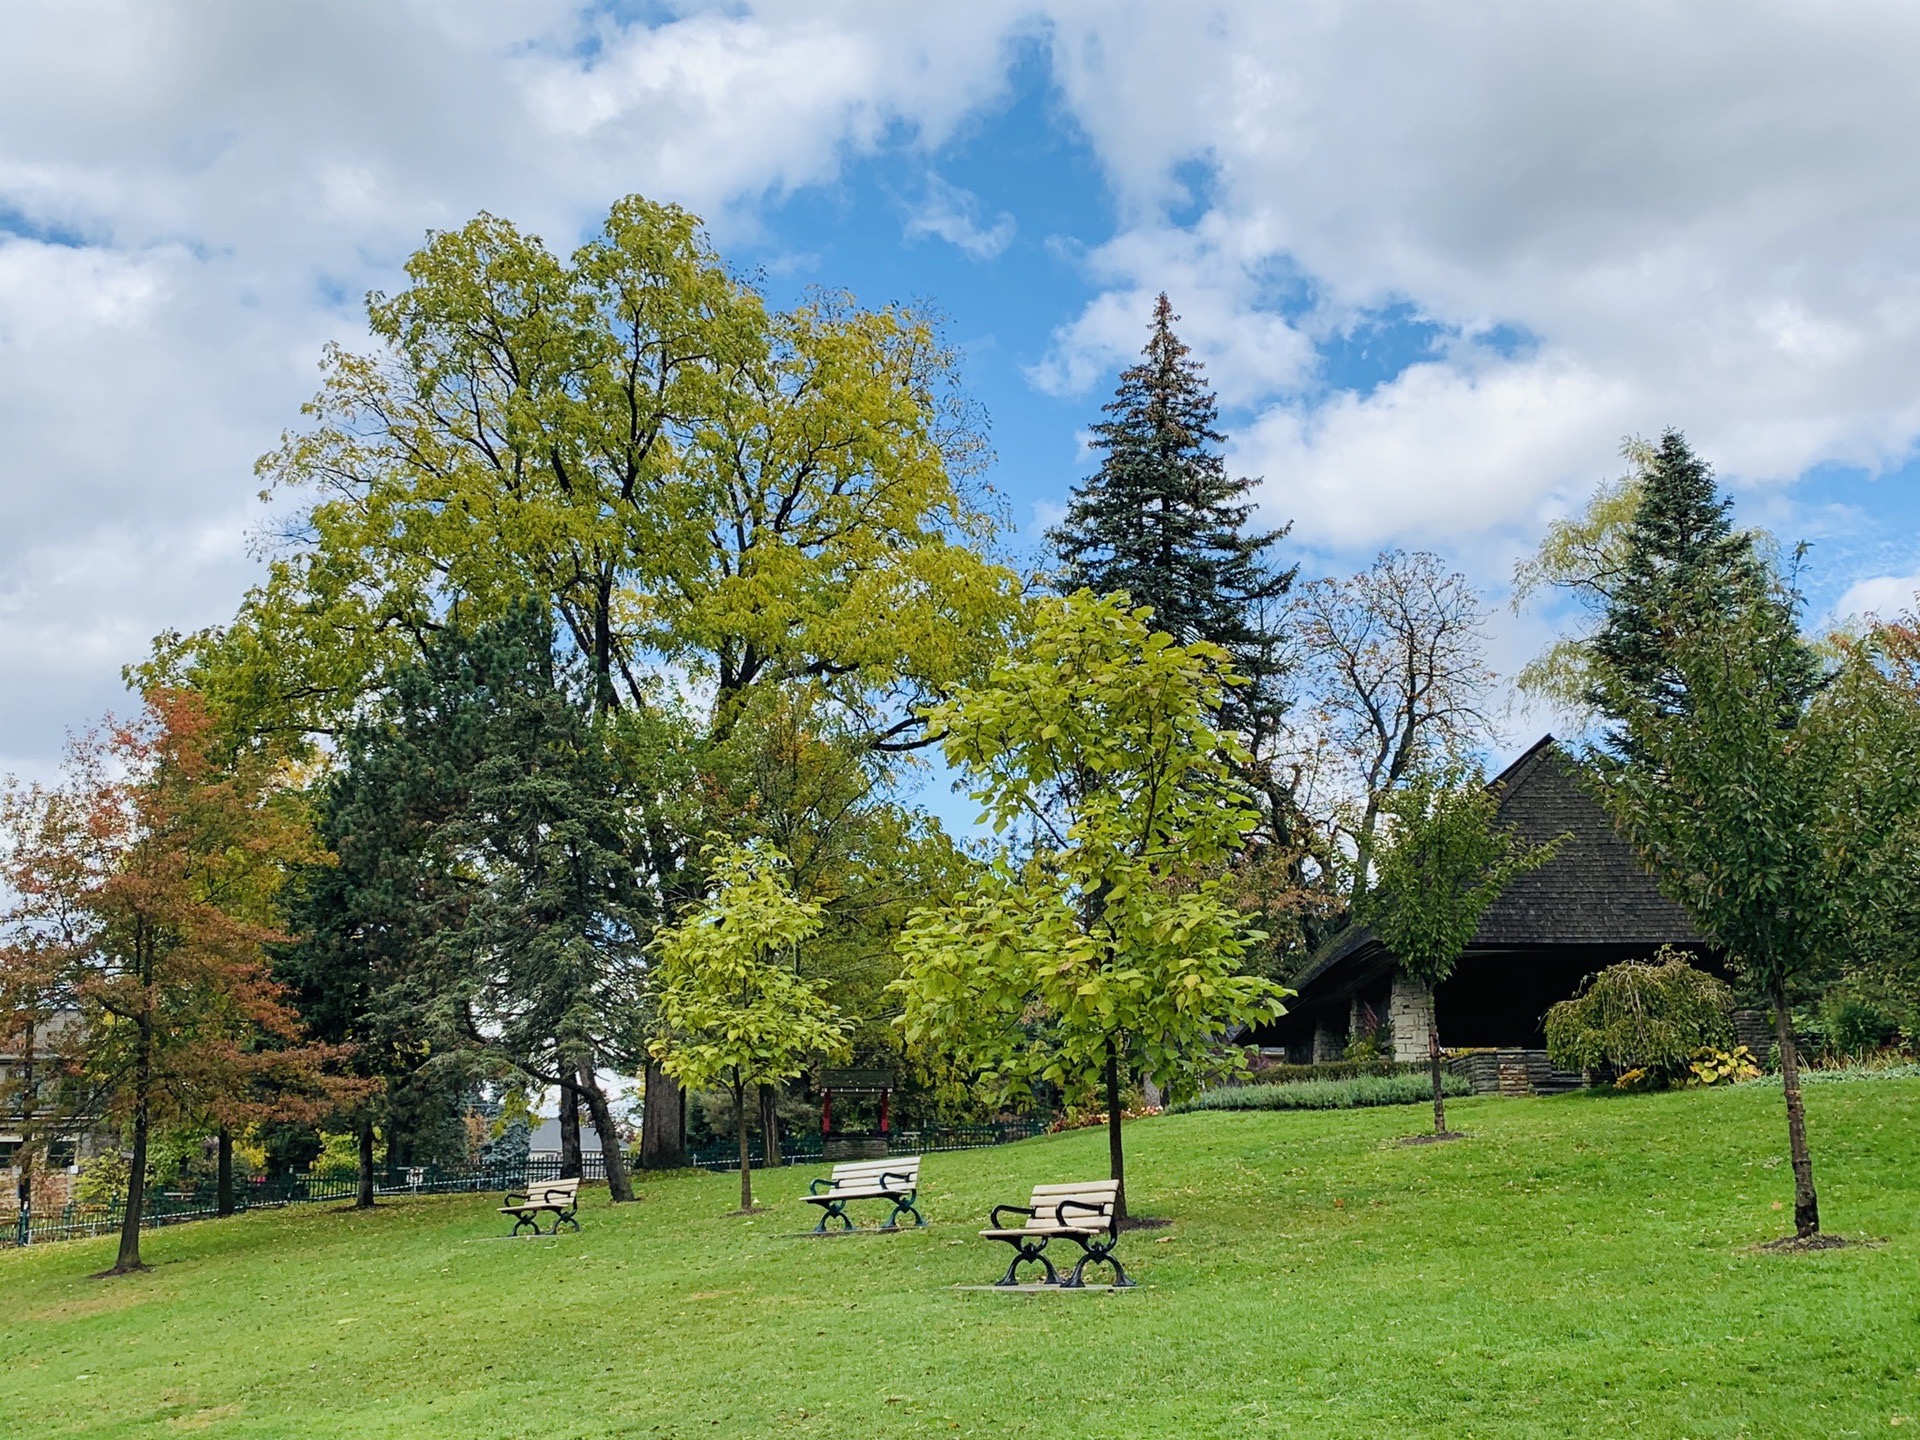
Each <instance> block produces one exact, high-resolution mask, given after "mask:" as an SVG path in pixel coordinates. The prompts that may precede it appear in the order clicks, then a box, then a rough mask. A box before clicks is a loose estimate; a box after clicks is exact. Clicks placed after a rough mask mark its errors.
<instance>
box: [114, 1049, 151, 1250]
mask: <svg viewBox="0 0 1920 1440" xmlns="http://www.w3.org/2000/svg"><path fill="white" fill-rule="evenodd" d="M141 1029H142V1030H143V1031H144V1030H145V1029H146V1026H145V1024H144V1023H142V1025H141ZM151 1054H152V1043H151V1041H149V1040H148V1039H147V1037H146V1036H145V1035H144V1034H143V1035H142V1037H141V1041H140V1061H139V1069H138V1072H137V1074H136V1076H135V1079H134V1085H135V1087H136V1088H135V1091H134V1101H133V1159H132V1161H131V1162H130V1163H129V1164H128V1166H127V1208H126V1213H125V1214H123V1215H122V1216H121V1217H120V1254H119V1256H118V1257H117V1258H116V1259H115V1260H114V1262H113V1269H112V1270H111V1271H109V1272H108V1273H109V1274H113V1275H125V1274H127V1273H128V1272H129V1271H133V1270H144V1269H146V1268H147V1267H146V1266H145V1265H143V1264H141V1263H140V1222H141V1220H142V1219H144V1218H145V1215H146V1208H147V1130H148V1126H149V1123H150V1118H149V1107H150V1105H151V1103H152V1086H153V1076H152V1064H151Z"/></svg>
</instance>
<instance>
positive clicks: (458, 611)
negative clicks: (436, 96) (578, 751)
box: [141, 196, 1017, 1166]
mask: <svg viewBox="0 0 1920 1440" xmlns="http://www.w3.org/2000/svg"><path fill="white" fill-rule="evenodd" d="M407 280H408V283H407V285H406V286H405V288H403V289H401V290H399V291H398V292H397V293H395V294H392V295H374V296H371V297H370V298H369V302H368V324H369V329H370V331H371V334H372V338H373V343H372V345H371V347H370V348H369V349H368V350H367V351H366V352H365V353H351V352H349V351H347V350H344V349H340V348H337V347H336V348H332V349H330V350H329V351H328V352H327V356H326V360H325V364H324V380H323V384H322V388H321V391H320V393H319V395H318V396H317V397H316V398H315V399H314V401H313V402H312V403H311V404H310V405H309V406H308V407H307V413H308V416H309V421H310V423H309V424H308V425H307V426H306V427H304V428H302V429H300V430H298V431H296V432H294V433H291V434H289V435H288V436H287V437H286V438H285V440H284V442H283V443H282V444H281V446H280V447H279V448H278V449H276V450H275V451H274V452H273V453H271V454H269V455H267V456H266V457H265V458H263V460H262V461H261V462H260V466H259V469H260V474H261V477H262V479H263V480H264V481H265V482H266V485H267V489H268V493H269V495H270V496H271V497H272V498H275V499H276V500H277V502H278V503H279V504H280V505H281V506H283V507H285V509H284V510H283V511H282V512H281V523H280V526H279V534H278V537H277V539H278V542H279V543H278V544H277V545H275V547H274V550H275V554H274V557H273V563H272V566H271V569H270V572H269V575H268V578H267V579H266V581H265V582H264V583H263V584H262V585H260V586H259V587H257V588H256V589H255V590H254V591H253V592H251V593H250V594H249V595H248V596H247V598H246V600H245V601H244V603H243V604H242V606H241V608H240V611H239V614H238V615H237V616H236V618H235V619H234V621H233V622H232V623H231V624H229V625H227V626H224V627H220V628H218V629H215V630H211V631H207V632H203V633H201V634H198V635H192V636H185V637H182V636H164V637H162V639H161V641H160V642H159V644H158V646H157V649H156V655H155V657H154V660H153V661H152V662H151V663H150V664H149V665H148V666H147V667H145V668H144V669H143V670H142V672H141V676H142V678H143V679H145V680H154V679H171V680H178V679H180V678H182V677H187V678H190V679H191V681H192V683H194V684H197V685H199V686H201V687H203V688H205V689H206V690H207V691H208V692H209V693H210V694H212V695H214V696H215V697H216V700H217V703H218V706H219V708H220V710H221V712H222V714H223V715H224V716H227V717H229V718H230V719H231V721H232V723H233V724H234V725H235V726H236V727H238V728H241V729H244V730H246V731H249V732H251V733H271V734H278V735H281V736H283V737H286V738H287V740H288V743H298V741H299V740H300V739H301V738H302V737H310V736H312V735H313V734H314V733H315V732H324V733H330V734H335V735H337V734H340V733H342V732H344V731H345V730H346V729H347V728H349V727H350V726H351V724H352V723H353V720H354V718H355V717H356V716H357V715H359V714H361V713H363V711H364V710H365V709H366V707H367V704H368V701H369V698H370V697H372V696H375V695H377V694H378V693H379V692H381V691H382V690H384V689H385V688H386V687H387V686H388V684H389V683H390V677H391V676H392V675H393V674H394V673H395V672H396V670H397V669H399V668H400V667H402V666H404V665H407V664H411V663H414V662H416V661H417V660H418V659H419V658H420V655H421V653H422V650H423V647H424V646H425V644H426V642H427V640H428V639H429V637H431V636H432V635H434V634H435V633H437V632H438V631H439V630H441V629H442V628H445V627H447V626H449V625H457V626H460V627H463V628H466V629H469V630H471V629H472V628H473V627H475V626H478V625H481V624H484V623H486V622H488V621H489V620H493V619H497V618H499V617H500V616H502V615H504V614H505V613H506V612H507V611H508V610H510V609H511V608H513V607H514V606H516V605H518V604H520V603H521V602H522V601H524V600H526V599H527V598H529V597H531V598H532V599H534V600H535V601H537V602H538V603H539V604H540V605H541V606H542V607H544V608H545V609H546V610H548V612H549V613H550V614H551V615H552V617H553V619H554V622H555V624H556V627H557V628H558V630H559V632H560V634H561V636H562V644H563V648H565V649H567V650H568V651H570V652H572V653H573V654H576V655H577V656H578V657H579V661H580V664H581V666H582V669H583V671H584V675H585V683H583V684H582V685H581V686H579V687H578V693H577V695H576V696H575V699H576V701H577V703H578V704H579V705H580V706H581V707H582V708H583V709H584V710H585V711H587V712H588V713H589V714H591V715H592V716H593V717H594V718H595V720H596V722H597V721H598V720H599V719H600V717H603V716H605V715H607V714H609V713H615V712H617V713H618V714H619V715H620V716H621V717H622V718H623V722H632V721H635V720H636V719H637V720H638V723H639V725H640V727H641V728H643V729H646V728H652V729H653V730H655V731H656V732H666V731H671V732H674V735H675V739H674V743H673V745H672V746H671V747H670V748H671V750H672V752H673V753H672V754H670V755H669V754H665V753H664V752H660V751H659V750H658V748H657V747H656V758H661V759H663V761H664V762H670V763H664V764H663V773H665V772H668V771H670V772H671V777H672V780H673V782H674V783H676V784H679V786H680V790H681V793H687V792H688V791H691V790H692V789H693V788H694V787H692V786H690V785H687V784H685V783H684V782H685V780H686V775H687V772H688V771H689V770H692V771H699V770H700V769H701V768H702V767H704V766H705V765H706V764H707V763H708V760H709V758H710V751H711V750H712V749H713V748H714V747H716V746H720V745H724V744H725V743H727V741H728V740H729V739H730V737H731V736H732V735H733V732H734V731H735V730H736V728H737V727H739V726H740V725H741V724H742V722H743V717H746V723H748V724H749V725H751V724H752V723H754V721H753V720H752V718H751V717H753V716H754V715H756V714H758V713H761V712H760V710H759V708H758V707H760V706H761V705H763V704H777V702H778V699H779V697H787V698H790V699H794V700H797V701H799V702H801V703H804V704H805V705H806V706H808V707H812V708H814V709H816V710H818V711H819V712H820V713H821V714H822V715H824V716H827V717H830V720H831V724H832V725H833V727H835V728H836V729H837V730H838V731H839V732H841V733H843V734H845V735H846V736H848V737H851V739H852V741H853V743H854V744H855V745H856V747H857V748H858V750H859V752H860V753H861V755H862V757H863V761H864V764H865V767H866V778H867V779H868V780H869V781H872V780H876V779H884V778H885V775H886V772H887V764H888V762H887V759H886V757H887V756H888V755H889V754H890V752H893V751H897V750H903V749H911V748H915V747H917V746H919V745H921V744H922V743H924V740H925V736H924V733H923V726H922V722H921V720H920V718H919V710H920V708H921V707H922V706H923V705H924V704H925V703H926V702H928V701H929V700H931V699H934V698H937V697H938V696H939V695H940V694H942V693H944V692H945V691H946V690H947V689H949V688H950V687H951V686H952V685H953V684H955V683H957V682H958V681H959V680H961V679H963V678H965V677H966V676H967V675H969V674H972V673H975V672H976V671H977V670H978V668H979V667H980V666H981V665H982V664H983V663H984V662H985V659H986V658H987V657H988V656H989V655H990V654H991V653H992V648H993V646H994V645H996V644H997V643H998V641H999V639H1000V635H1001V632H1002V630H1003V629H1004V624H1005V619H1006V616H1007V614H1008V612H1009V611H1010V609H1011V606H1012V603H1013V596H1014V594H1015V592H1016V590H1017V583H1016V581H1015V579H1014V577H1013V575H1012V573H1011V572H1010V571H1009V570H1007V569H1006V568H1005V567H1003V566H1000V565H997V564H995V563H993V562H992V561H990V560H989V559H988V558H986V557H985V555H984V554H983V548H984V546H985V545H986V543H987V542H988V541H989V539H990V537H991V534H992V532H993V529H994V524H993V520H992V517H991V516H990V514H989V513H988V511H987V510H986V509H985V508H983V507H982V506H981V505H980V504H979V503H977V502H976V500H975V498H974V497H973V495H972V493H971V491H970V488H969V481H970V476H971V475H972V473H973V471H974V470H975V469H976V467H977V465H978V464H979V462H980V457H981V456H982V455H983V454H984V442H983V439H982V436H981V434H980V432H979V428H978V426H977V425H976V424H975V423H974V417H973V414H972V412H971V410H970V408H969V407H968V406H967V405H966V404H965V403H964V401H963V400H962V399H961V397H960V396H959V393H958V390H957V387H956V386H955V384H954V376H953V366H952V357H951V355H950V353H949V352H948V351H947V350H946V349H945V348H944V347H943V346H942V345H941V344H940V342H939V340H938V337H937V335H936V333H935V329H934V327H933V325H932V324H931V323H930V321H929V320H928V318H927V317H926V316H925V315H923V314H922V313H920V312H918V311H916V310H914V309H911V308H904V307H898V306H889V307H884V308H880V309H862V308H859V307H858V306H856V305H854V304H853V303H852V302H851V301H850V300H849V299H847V298H845V297H842V296H835V295H832V294H824V293H823V294H816V295H814V296H812V297H810V298H809V299H807V300H806V301H805V302H804V303H802V304H800V305H798V306H796V307H794V308H792V309H789V310H776V309H774V308H772V307H770V306H768V305H767V303H766V302H765V301H764V299H763V298H762V296H761V295H760V294H759V293H758V292H757V291H756V290H755V289H754V288H753V287H752V285H751V284H750V283H748V282H746V281H744V280H742V279H741V278H739V277H738V276H737V275H735V274H734V273H733V272H731V271H729V270H728V268H727V267H726V265H725V264H724V263H723V261H722V260H721V258H720V257H719V256H718V255H717V254H716V253H715V252H714V250H713V248H712V246H711V245H710V243H709V242H708V240H707V238H706V236H705V235H704V233H703V232H702V231H701V229H700V226H699V222H698V221H697V220H696V219H695V218H694V217H693V216H691V215H689V214H687V213H686V212H684V211H682V210H679V209H676V208H675V207H672V206H667V205H659V204H654V203H652V202H649V201H647V200H644V199H642V198H640V197H638V196H633V197H628V198H627V199H624V200H622V201H619V202H618V203H616V204H615V205H614V206H613V207H612V209H611V210H610V212H609V213H608V215H607V218H606V221H605V223H604V225H603V226H602V227H601V231H600V233H599V234H598V235H597V236H596V237H594V238H593V239H592V240H590V241H589V242H588V243H586V244H585V245H582V246H581V247H579V248H578V249H577V250H575V251H574V252H573V253H572V254H571V255H570V256H568V255H563V254H556V253H555V252H554V251H552V250H550V249H549V248H548V247H547V246H546V245H545V244H544V243H543V242H542V241H541V240H540V239H539V238H538V237H536V236H533V235H529V234H527V233H525V232H524V231H522V230H520V229H518V228H517V227H516V226H514V225H513V224H511V223H510V222H508V221H505V220H502V219H499V218H496V217H493V216H490V215H482V216H479V217H477V218H476V219H474V220H473V221H472V222H470V223H468V224H466V225H464V226H461V227H460V228H458V229H456V230H451V231H447V232H442V233H437V234H434V235H433V236H431V237H430V238H429V240H428V243H427V244H426V246H425V247H424V248H423V249H421V250H420V251H419V252H418V253H417V254H416V255H414V256H413V257H412V259H411V260H410V261H409V262H408V266H407ZM642 748H646V747H642ZM658 788H660V789H661V791H662V793H669V791H670V789H671V787H670V786H669V785H668V783H667V782H666V781H665V780H663V781H662V783H661V784H660V786H659V787H658ZM685 819H686V817H684V816H680V817H674V816H656V817H653V820H652V822H650V823H648V824H645V825H643V826H641V827H640V829H639V831H638V834H637V839H638V840H639V842H640V845H639V849H638V851H637V852H636V855H635V859H636V861H637V862H638V864H639V867H640V881H641V884H642V885H644V886H645V887H646V888H647V889H648V890H649V891H650V892H651V896H652V900H653V902H654V903H655V904H656V905H657V906H660V907H663V908H665V907H671V906H673V905H675V904H678V903H680V902H682V901H684V900H686V899H687V898H689V897H690V896H692V895H694V894H697V893H698V892H699V890H700V887H701V875H700V865H699V860H698V842H699V839H700V837H702V836H703V835H704V834H705V833H706V830H707V828H709V827H708V826H707V825H705V824H704V823H700V822H699V821H698V818H697V816H696V817H695V818H694V823H683V821H685ZM648 1089H649V1092H650V1102H649V1103H650V1107H651V1108H652V1109H653V1110H654V1112H655V1114H656V1115H657V1116H660V1117H668V1116H671V1115H672V1114H674V1112H676V1111H677V1110H678V1108H679V1106H680V1104H681V1099H682V1097H680V1096H679V1095H678V1094H677V1093H675V1091H674V1086H673V1084H672V1081H671V1077H669V1076H667V1075H666V1074H665V1073H664V1072H662V1071H660V1070H659V1069H658V1068H657V1067H650V1068H649V1070H648ZM655 1090H658V1091H659V1092H661V1093H659V1094H658V1095H654V1094H652V1092H654V1091H655ZM677 1131H678V1126H677V1125H662V1124H656V1125H654V1126H651V1127H649V1129H648V1132H647V1138H646V1141H645V1144H646V1155H647V1157H648V1158H649V1159H650V1160H651V1161H652V1163H656V1164H659V1165H663V1166H665V1165H672V1164H675V1163H678V1162H679V1160H680V1159H681V1149H680V1146H679V1145H678V1143H677ZM670 1132H672V1133H671V1135H670ZM670 1140H671V1141H672V1143H669V1141H670Z"/></svg>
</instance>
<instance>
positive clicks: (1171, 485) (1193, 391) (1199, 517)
mask: <svg viewBox="0 0 1920 1440" xmlns="http://www.w3.org/2000/svg"><path fill="white" fill-rule="evenodd" d="M1179 318H1180V317H1179V316H1177V315H1175V314H1174V313H1173V306H1172V304H1171V303H1170V302H1169V301H1168V299H1167V297H1166V295H1165V294H1164V293H1163V294H1162V295H1161V296H1160V298H1159V299H1158V300H1157V301H1156V302H1155V304H1154V307H1153V324H1152V327H1151V328H1152V333H1151V335H1150V336H1149V338H1148V340H1147V344H1146V348H1145V350H1144V351H1143V352H1142V359H1141V361H1140V363H1139V364H1137V365H1134V366H1132V367H1130V368H1129V369H1127V370H1126V371H1124V372H1123V373H1122V374H1121V376H1120V385H1119V388H1118V390H1117V391H1116V392H1115V394H1114V398H1113V399H1112V401H1111V402H1109V403H1108V404H1107V405H1106V406H1105V407H1103V413H1104V414H1105V415H1106V416H1107V418H1106V419H1105V420H1102V421H1101V422H1100V423H1099V424H1097V425H1096V426H1094V442H1093V443H1094V448H1095V449H1097V450H1099V451H1101V452H1102V459H1101V462H1100V468H1099V470H1098V471H1097V472H1096V473H1095V474H1094V475H1092V476H1091V477H1090V478H1089V479H1088V480H1086V481H1085V483H1083V484H1082V485H1080V486H1078V487H1077V488H1076V489H1075V490H1074V493H1073V499H1072V501H1071V503H1070V504H1069V505H1068V507H1067V514H1066V518H1065V520H1064V521H1063V522H1062V523H1061V524H1060V525H1059V526H1058V527H1056V528H1055V529H1053V530H1050V531H1049V532H1048V533H1047V538H1048V539H1049V540H1050V541H1052V543H1053V546H1054V549H1055V551H1056V552H1057V553H1058V555H1059V557H1060V561H1061V569H1060V579H1061V581H1062V584H1063V588H1065V589H1067V590H1069V591H1071V590H1077V589H1079V588H1080V587H1082V586H1085V587H1086V588H1087V589H1089V590H1092V591H1093V592H1094V593H1095V594H1097V595H1098V594H1107V593H1109V592H1111V591H1115V590H1124V591H1126V592H1127V594H1128V595H1129V596H1131V597H1132V599H1133V602H1134V603H1135V604H1136V605H1149V606H1152V607H1153V616H1154V618H1153V624H1154V627H1155V628H1156V629H1160V630H1165V631H1166V632H1167V633H1168V634H1170V635H1172V636H1173V637H1174V638H1175V639H1176V640H1179V641H1181V642H1182V643H1189V642H1192V641H1195V640H1205V641H1208V642H1210V643H1212V644H1215V645H1218V646H1220V647H1221V648H1222V649H1224V650H1226V651H1227V652H1228V653H1229V654H1231V655H1232V656H1233V659H1234V664H1235V667H1236V668H1237V669H1238V670H1239V671H1240V672H1241V673H1242V674H1243V675H1244V676H1246V677H1247V678H1248V679H1249V681H1250V682H1252V683H1250V684H1248V685H1246V686H1244V687H1242V688H1241V689H1240V690H1239V692H1238V693H1237V694H1235V695H1233V696H1231V697H1229V701H1228V706H1229V710H1228V713H1226V714H1224V715H1223V717H1222V718H1223V720H1224V721H1226V722H1227V723H1228V724H1229V725H1230V726H1231V727H1232V728H1234V729H1239V730H1243V731H1258V730H1260V729H1262V728H1266V727H1270V726H1271V724H1272V722H1273V721H1274V720H1275V719H1277V717H1278V714H1279V710H1280V708H1281V706H1282V701H1281V700H1280V698H1279V696H1278V694H1277V682H1278V680H1279V678H1280V674H1279V669H1278V665H1277V658H1276V653H1277V643H1276V642H1277V639H1278V636H1277V631H1276V624H1275V612H1277V609H1278V606H1277V604H1276V603H1275V602H1277V601H1278V600H1279V599H1280V597H1281V596H1283V595H1284V594H1285V593H1286V592H1287V589H1288V587H1290V586H1291V585H1292V583H1293V578H1294V570H1293V569H1286V570H1277V569H1274V568H1272V567H1271V566H1270V565H1269V564H1268V562H1267V559H1266V555H1267V552H1268V550H1269V549H1270V548H1271V547H1272V546H1273V544H1274V542H1276V541H1277V540H1279V539H1281V538H1282V537H1283V536H1284V535H1286V533H1287V531H1288V530H1289V529H1290V528H1291V526H1283V527H1281V528H1280V529H1278V530H1270V531H1266V532H1264V533H1253V534H1249V533H1248V532H1247V529H1246V525H1247V520H1248V518H1249V517H1250V516H1251V515H1252V513H1253V506H1252V505H1251V504H1250V503H1248V502H1247V500H1246V498H1245V497H1246V496H1247V495H1248V493H1249V492H1250V491H1251V490H1252V489H1253V486H1254V484H1255V483H1256V482H1255V481H1253V480H1249V479H1244V478H1242V479H1236V478H1234V477H1232V476H1229V475H1228V474H1227V468H1226V463H1225V461H1224V460H1223V459H1222V458H1221V455H1220V452H1219V446H1220V445H1221V444H1222V443H1223V441H1224V439H1225V437H1224V436H1223V435H1222V434H1221V433H1220V431H1219V429H1218V422H1219V406H1218V403H1217V401H1216V399H1215V397H1214V394H1213V392H1212V391H1211V390H1209V389H1207V387H1206V381H1205V372H1204V368H1203V367H1202V366H1201V364H1200V362H1199V361H1197V360H1195V359H1193V358H1192V355H1191V352H1190V351H1189V350H1188V348H1187V347H1186V346H1185V345H1184V344H1182V343H1181V341H1180V337H1179V336H1177V335H1175V334H1174V333H1173V322H1174V321H1175V320H1177V319H1179ZM1234 712H1238V713H1234ZM1254 748H1256V749H1257V748H1258V747H1257V745H1256V746H1255V747H1254Z"/></svg>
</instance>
